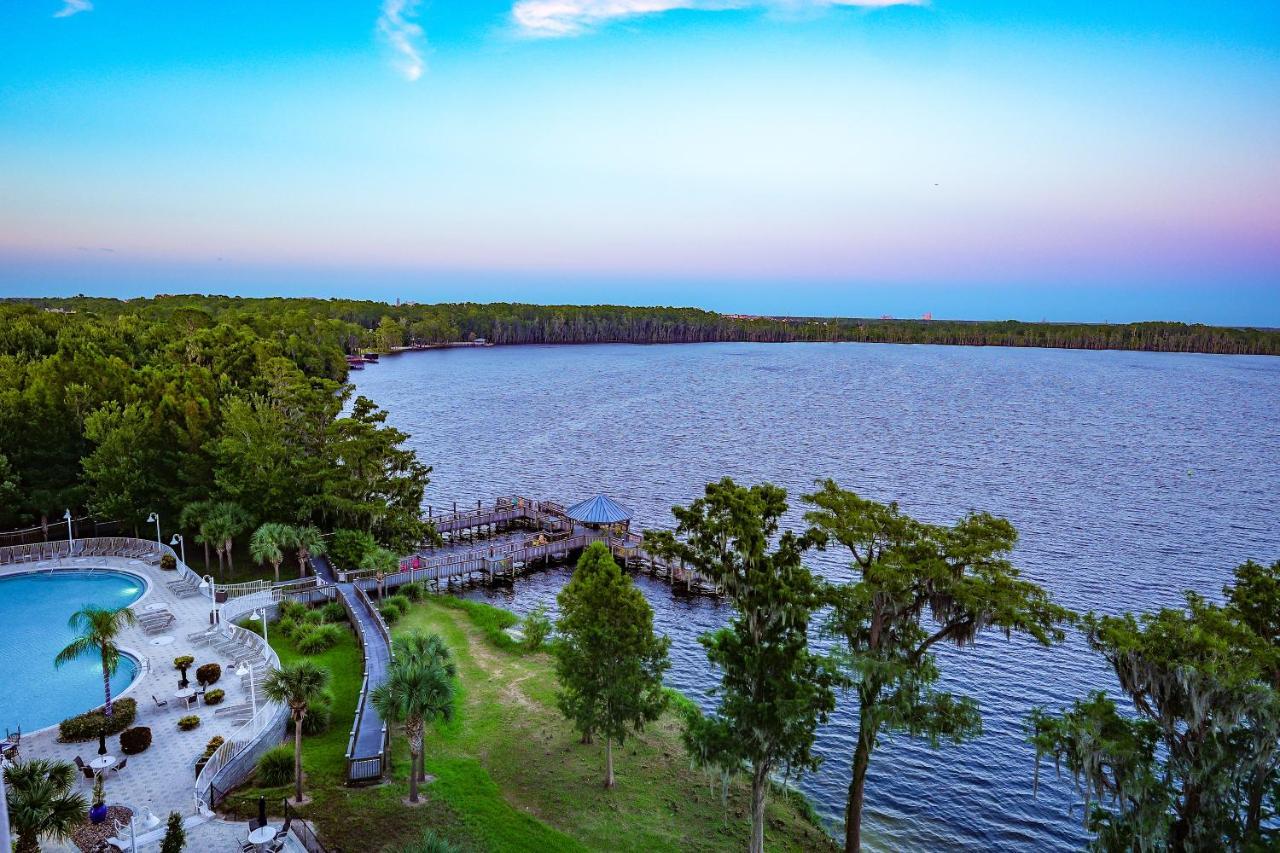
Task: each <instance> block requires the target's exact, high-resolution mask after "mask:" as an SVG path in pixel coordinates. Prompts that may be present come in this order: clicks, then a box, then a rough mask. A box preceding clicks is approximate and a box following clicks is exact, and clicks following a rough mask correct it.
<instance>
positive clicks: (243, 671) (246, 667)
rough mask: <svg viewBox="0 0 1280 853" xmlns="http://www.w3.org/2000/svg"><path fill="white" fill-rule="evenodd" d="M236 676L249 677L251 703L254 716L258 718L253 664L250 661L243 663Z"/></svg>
mask: <svg viewBox="0 0 1280 853" xmlns="http://www.w3.org/2000/svg"><path fill="white" fill-rule="evenodd" d="M236 675H238V676H240V677H241V678H244V677H245V676H246V675H247V676H249V702H250V703H251V707H252V708H253V716H255V717H256V716H258V691H257V689H255V688H254V686H253V664H252V663H250V662H249V661H247V660H246V661H241V662H240V665H239V666H238V667H236Z"/></svg>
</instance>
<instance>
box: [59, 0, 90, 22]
mask: <svg viewBox="0 0 1280 853" xmlns="http://www.w3.org/2000/svg"><path fill="white" fill-rule="evenodd" d="M92 9H93V4H92V3H90V2H89V0H63V6H62V8H61V9H59V10H58V11H56V12H54V13H53V16H54V17H55V18H70V17H71V16H72V15H78V14H80V13H81V12H88V11H90V10H92Z"/></svg>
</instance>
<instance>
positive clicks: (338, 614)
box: [320, 601, 347, 623]
mask: <svg viewBox="0 0 1280 853" xmlns="http://www.w3.org/2000/svg"><path fill="white" fill-rule="evenodd" d="M320 613H321V614H322V615H323V616H324V621H326V622H333V623H338V622H346V621H347V611H346V608H344V607H343V606H342V605H341V604H339V603H338V602H336V601H329V602H326V603H325V605H324V606H323V607H321V608H320Z"/></svg>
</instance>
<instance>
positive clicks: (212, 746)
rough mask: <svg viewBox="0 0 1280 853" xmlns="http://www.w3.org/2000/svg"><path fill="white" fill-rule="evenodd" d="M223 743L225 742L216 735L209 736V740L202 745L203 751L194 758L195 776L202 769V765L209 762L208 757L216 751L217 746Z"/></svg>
mask: <svg viewBox="0 0 1280 853" xmlns="http://www.w3.org/2000/svg"><path fill="white" fill-rule="evenodd" d="M224 743H226V741H224V740H223V739H222V738H221V737H219V736H217V735H214V736H213V737H211V738H209V742H208V743H206V744H205V745H204V752H202V753H201V754H200V757H199V758H197V759H196V775H197V776H199V775H200V771H201V770H203V769H204V766H205V765H206V764H208V763H209V759H210V758H212V757H213V754H214V753H215V752H217V751H218V747H220V746H222V745H223V744H224Z"/></svg>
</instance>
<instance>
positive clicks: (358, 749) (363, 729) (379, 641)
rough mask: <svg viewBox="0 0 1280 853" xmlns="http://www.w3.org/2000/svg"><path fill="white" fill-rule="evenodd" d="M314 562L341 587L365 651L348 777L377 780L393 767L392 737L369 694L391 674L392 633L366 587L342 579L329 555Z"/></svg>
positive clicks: (319, 572) (341, 597) (342, 598)
mask: <svg viewBox="0 0 1280 853" xmlns="http://www.w3.org/2000/svg"><path fill="white" fill-rule="evenodd" d="M312 565H313V566H314V568H315V572H316V574H317V575H318V576H320V577H322V578H324V579H325V580H326V581H329V582H330V583H333V584H334V585H335V587H336V588H337V590H338V600H339V601H341V602H342V606H343V608H344V609H345V610H346V611H347V617H348V618H349V619H350V620H351V625H352V627H353V628H355V630H356V638H357V639H358V640H359V642H360V649H361V651H362V652H363V653H364V681H363V683H362V684H361V686H360V701H359V704H358V705H357V706H356V718H355V722H354V724H353V725H352V726H351V737H350V739H349V740H348V741H347V781H348V782H349V783H362V782H376V781H378V780H380V779H381V778H382V776H383V774H384V773H385V772H386V771H387V770H388V769H390V765H389V761H388V750H387V747H388V743H389V740H388V736H387V725H386V723H385V722H383V720H382V717H381V716H379V714H378V709H377V708H374V707H373V705H372V704H371V703H370V702H369V694H370V693H371V692H372V691H373V690H374V689H375V688H377V687H378V686H379V685H381V684H382V682H383V681H385V680H386V678H387V669H388V667H390V665H391V660H392V655H391V635H390V632H389V631H388V630H387V624H386V622H384V621H383V619H382V616H381V615H380V614H379V613H378V611H377V610H376V609H375V608H374V606H373V602H371V601H370V600H369V596H368V595H366V594H365V592H364V590H362V589H360V588H359V587H358V586H356V584H354V583H353V582H351V581H344V580H338V579H337V578H336V577H335V576H334V573H333V569H332V567H331V566H330V565H329V561H328V560H327V559H326V558H325V557H315V558H313V559H312Z"/></svg>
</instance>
